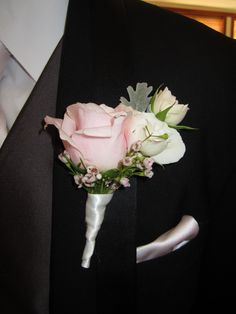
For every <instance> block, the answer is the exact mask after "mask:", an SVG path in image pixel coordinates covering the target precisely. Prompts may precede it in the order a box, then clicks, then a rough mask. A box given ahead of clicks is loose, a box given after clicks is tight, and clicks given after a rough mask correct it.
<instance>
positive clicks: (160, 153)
mask: <svg viewBox="0 0 236 314" xmlns="http://www.w3.org/2000/svg"><path fill="white" fill-rule="evenodd" d="M126 136H127V141H128V147H129V148H130V147H131V146H132V144H133V143H136V142H137V141H138V140H141V141H142V147H141V150H140V151H141V153H142V154H143V155H144V156H147V157H152V158H153V159H154V161H155V162H157V163H160V164H169V163H173V162H177V161H178V160H179V159H180V158H182V157H183V155H184V153H185V145H184V143H183V141H182V138H181V136H180V134H179V133H178V132H177V131H176V130H175V129H173V128H170V127H168V125H167V123H165V122H163V121H160V120H158V119H157V118H156V117H155V115H154V114H153V113H145V112H139V111H133V112H132V114H131V115H130V116H129V119H128V120H127V124H126Z"/></svg>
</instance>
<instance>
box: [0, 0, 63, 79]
mask: <svg viewBox="0 0 236 314" xmlns="http://www.w3.org/2000/svg"><path fill="white" fill-rule="evenodd" d="M68 1H69V0H40V1H39V0H20V1H19V0H1V3H0V40H1V41H2V42H3V44H4V45H5V46H6V47H7V49H8V50H9V51H10V52H11V54H13V56H14V57H15V58H16V59H17V61H18V62H19V63H20V64H21V65H22V66H23V68H24V69H25V70H26V71H27V72H28V73H29V74H30V75H31V76H32V78H33V79H34V80H35V81H37V80H38V78H39V76H40V74H41V73H42V71H43V69H44V67H45V65H46V64H47V62H48V60H49V58H50V56H51V54H52V52H53V50H54V49H55V47H56V45H57V43H58V42H59V40H60V39H61V37H62V35H63V32H64V25H65V18H66V13H67V6H68Z"/></svg>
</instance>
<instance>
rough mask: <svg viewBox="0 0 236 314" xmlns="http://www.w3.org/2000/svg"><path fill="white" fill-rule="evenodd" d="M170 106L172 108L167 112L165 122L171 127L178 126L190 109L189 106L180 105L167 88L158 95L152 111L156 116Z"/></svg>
mask: <svg viewBox="0 0 236 314" xmlns="http://www.w3.org/2000/svg"><path fill="white" fill-rule="evenodd" d="M170 106H172V107H171V108H170V110H169V111H168V112H167V115H166V118H165V122H166V123H168V124H170V125H171V124H172V125H177V124H179V123H180V122H181V121H182V120H183V119H184V117H185V115H186V113H187V111H188V110H189V107H188V105H182V104H179V103H178V100H176V97H175V96H173V95H172V94H171V92H170V90H169V89H168V88H167V87H166V88H165V89H164V90H160V91H159V92H158V93H157V95H156V98H155V101H154V104H153V106H152V107H151V111H152V112H153V113H154V114H155V115H156V114H157V113H159V112H161V111H163V110H165V109H167V108H168V107H170Z"/></svg>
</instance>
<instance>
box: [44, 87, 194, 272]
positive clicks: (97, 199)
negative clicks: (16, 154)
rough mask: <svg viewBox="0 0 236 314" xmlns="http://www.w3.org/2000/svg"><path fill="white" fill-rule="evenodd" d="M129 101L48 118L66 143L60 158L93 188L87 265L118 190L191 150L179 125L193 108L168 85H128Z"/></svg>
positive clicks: (82, 184)
mask: <svg viewBox="0 0 236 314" xmlns="http://www.w3.org/2000/svg"><path fill="white" fill-rule="evenodd" d="M127 90H128V94H129V99H126V98H124V97H121V98H120V104H119V105H118V106H116V107H115V108H111V107H109V106H106V105H104V104H101V105H97V104H94V103H87V104H84V103H76V104H73V105H70V106H68V107H67V109H66V112H65V115H64V118H63V119H57V118H52V117H49V116H46V117H45V119H44V120H45V128H46V127H47V126H48V125H54V126H55V127H56V128H57V129H58V131H59V136H60V139H61V140H62V142H63V145H64V147H65V150H64V152H62V153H61V154H60V155H59V159H60V160H61V161H62V162H63V163H64V164H65V166H66V167H67V168H68V170H69V172H70V173H71V175H72V176H73V178H74V182H75V184H76V185H77V187H78V188H84V189H85V190H86V191H87V192H88V196H87V201H86V208H85V211H86V215H85V216H86V225H87V231H86V235H85V236H86V244H85V248H84V252H83V256H82V267H85V268H89V266H90V259H91V257H92V255H93V252H94V247H95V240H96V236H97V234H98V231H99V229H100V227H101V225H102V222H103V218H104V214H105V209H106V206H107V204H108V203H109V202H110V201H111V199H112V196H113V194H114V192H115V191H116V190H117V189H119V188H120V187H129V186H130V178H131V177H132V176H140V177H148V178H151V177H152V176H153V174H154V173H153V166H154V164H159V165H165V164H169V163H174V162H177V161H178V160H179V159H181V158H182V157H183V155H184V153H185V145H184V143H183V140H182V138H181V135H180V134H179V132H178V129H181V128H185V129H191V128H188V127H185V126H179V123H180V122H181V121H182V120H183V118H184V117H185V115H186V113H187V111H188V110H189V107H188V105H182V104H179V103H178V101H177V100H176V97H175V96H173V95H172V94H171V92H170V91H169V90H168V88H165V89H164V90H162V89H161V88H159V89H158V90H157V91H156V92H155V93H154V95H153V96H150V94H151V92H152V90H153V88H152V87H151V86H149V87H148V85H147V84H146V83H138V84H137V86H136V89H135V90H134V89H133V88H132V87H131V86H129V87H128V88H127Z"/></svg>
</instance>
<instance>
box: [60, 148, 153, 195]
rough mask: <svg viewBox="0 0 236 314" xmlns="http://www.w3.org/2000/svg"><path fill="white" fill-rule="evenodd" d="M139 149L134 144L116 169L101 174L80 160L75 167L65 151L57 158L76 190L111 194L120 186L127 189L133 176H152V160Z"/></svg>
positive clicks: (95, 168) (94, 167)
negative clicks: (83, 189) (67, 171)
mask: <svg viewBox="0 0 236 314" xmlns="http://www.w3.org/2000/svg"><path fill="white" fill-rule="evenodd" d="M140 147H141V143H139V142H137V143H135V144H134V145H132V147H131V149H130V151H129V152H128V153H127V155H126V156H125V157H124V158H123V159H122V160H121V161H120V162H119V163H118V167H117V168H114V169H109V170H107V171H102V172H100V171H99V169H98V168H97V167H96V166H93V165H90V166H85V165H84V163H83V161H82V160H81V162H80V163H79V164H78V165H75V164H74V163H73V161H72V160H71V158H70V155H69V153H68V152H67V151H66V150H65V151H64V152H63V153H61V154H60V155H59V156H58V158H59V160H60V161H61V162H63V163H64V164H65V165H66V166H67V167H68V168H69V170H70V172H71V174H72V175H73V177H74V182H75V184H76V185H77V186H78V188H82V187H83V188H85V189H86V190H87V191H88V192H90V193H95V192H96V193H101V192H103V193H105V192H106V193H111V192H114V191H115V190H117V189H118V188H119V187H121V186H123V187H129V186H130V177H131V176H133V175H137V176H142V177H148V178H151V177H152V176H153V171H152V166H153V163H154V160H153V159H152V158H149V157H145V156H143V154H142V153H140V151H139V149H140Z"/></svg>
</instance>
